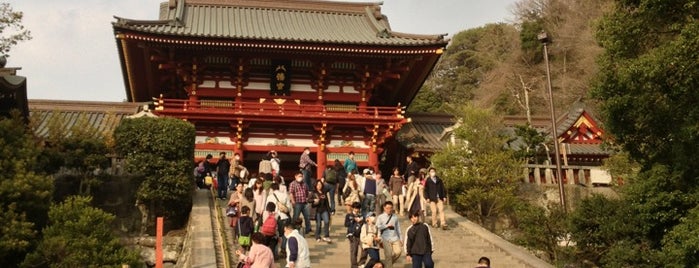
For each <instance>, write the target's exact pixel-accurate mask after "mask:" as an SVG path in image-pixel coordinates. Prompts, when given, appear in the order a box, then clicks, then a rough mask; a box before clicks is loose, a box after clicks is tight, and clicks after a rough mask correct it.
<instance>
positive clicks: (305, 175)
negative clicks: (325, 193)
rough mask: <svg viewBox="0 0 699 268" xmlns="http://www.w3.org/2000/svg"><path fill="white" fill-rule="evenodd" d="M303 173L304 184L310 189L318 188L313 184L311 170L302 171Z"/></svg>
mask: <svg viewBox="0 0 699 268" xmlns="http://www.w3.org/2000/svg"><path fill="white" fill-rule="evenodd" d="M301 173H302V174H303V182H305V183H306V186H308V189H309V190H310V189H315V188H316V187H315V186H314V185H313V182H311V174H312V173H313V172H311V170H309V169H305V168H303V169H301Z"/></svg>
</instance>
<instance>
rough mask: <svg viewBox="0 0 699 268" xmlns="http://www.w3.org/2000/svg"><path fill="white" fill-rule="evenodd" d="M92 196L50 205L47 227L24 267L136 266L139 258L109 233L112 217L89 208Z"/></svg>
mask: <svg viewBox="0 0 699 268" xmlns="http://www.w3.org/2000/svg"><path fill="white" fill-rule="evenodd" d="M91 201H92V198H91V197H84V196H72V197H69V198H68V199H66V200H65V201H64V202H63V203H61V204H56V205H53V206H51V210H50V211H49V221H50V224H49V225H48V226H47V227H46V228H45V229H44V230H43V238H42V239H41V241H40V242H39V246H38V247H37V249H36V251H35V252H32V253H31V254H29V255H27V258H26V259H25V261H24V262H23V263H22V266H23V267H120V266H121V265H122V264H130V265H133V266H134V267H136V266H137V265H138V255H137V254H136V253H135V252H133V251H130V250H128V249H126V248H125V247H124V246H122V245H121V244H120V243H119V238H118V237H117V236H116V235H114V233H112V230H111V223H112V222H113V221H114V215H111V214H109V213H106V212H104V211H102V210H100V209H98V208H94V207H92V206H91V205H90V202H91Z"/></svg>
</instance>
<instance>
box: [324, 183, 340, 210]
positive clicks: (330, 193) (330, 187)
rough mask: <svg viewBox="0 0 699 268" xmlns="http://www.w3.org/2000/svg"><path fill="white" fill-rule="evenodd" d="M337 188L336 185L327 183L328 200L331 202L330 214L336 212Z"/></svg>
mask: <svg viewBox="0 0 699 268" xmlns="http://www.w3.org/2000/svg"><path fill="white" fill-rule="evenodd" d="M335 187H337V185H336V184H332V183H326V184H325V189H326V190H327V191H328V196H329V197H328V198H329V199H328V200H329V201H330V212H335Z"/></svg>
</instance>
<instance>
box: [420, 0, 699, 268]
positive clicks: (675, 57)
mask: <svg viewBox="0 0 699 268" xmlns="http://www.w3.org/2000/svg"><path fill="white" fill-rule="evenodd" d="M515 14H516V16H517V22H516V23H513V24H491V25H486V26H483V27H479V28H476V29H470V30H467V31H464V32H461V33H458V34H456V35H455V36H454V38H453V40H452V43H451V44H450V46H449V47H448V50H447V52H446V53H445V55H444V56H443V57H442V59H441V61H440V63H439V66H438V67H437V68H436V69H435V72H434V73H433V76H432V77H431V78H430V80H429V81H427V82H426V83H425V85H424V88H423V89H422V91H421V92H420V94H419V96H418V97H417V98H416V100H415V105H414V106H411V108H412V109H413V110H414V111H415V110H421V111H447V112H451V113H453V114H454V115H455V116H456V117H457V118H459V119H460V121H459V122H460V123H461V124H459V125H458V127H457V128H456V129H455V130H454V135H455V136H456V138H457V139H459V140H463V141H467V142H464V143H461V144H457V145H455V146H450V147H449V148H448V149H447V150H445V151H444V152H439V153H437V154H436V155H435V156H434V164H435V166H437V167H438V169H440V170H443V171H444V174H443V175H444V177H445V181H448V182H449V187H450V195H451V196H452V198H455V200H456V201H457V202H458V204H456V205H454V206H453V207H454V208H455V209H456V210H458V211H459V212H460V213H462V214H465V215H469V218H470V219H472V220H474V221H478V222H480V223H481V224H484V226H485V227H486V228H489V229H491V230H493V229H495V228H494V227H493V224H492V222H493V219H489V218H488V217H489V216H492V215H498V214H499V215H498V216H499V217H500V219H499V220H497V221H496V222H497V223H499V224H509V227H510V228H511V229H510V230H509V232H510V234H511V235H510V237H511V238H513V240H516V241H518V242H519V243H520V244H521V245H524V246H526V247H528V248H529V249H531V250H532V251H533V252H536V253H538V254H539V255H540V256H542V257H544V258H546V259H548V260H549V261H551V262H552V263H554V264H556V265H558V266H565V267H697V266H699V257H698V256H699V255H698V254H697V252H698V251H699V239H697V237H699V231H697V230H699V229H697V226H699V171H697V169H696V166H697V165H696V163H697V162H699V153H697V151H696V148H699V125H698V124H697V122H699V106H697V105H696V103H697V101H699V91H697V90H696V89H697V88H699V73H698V72H697V71H696V70H699V52H698V50H697V47H699V20H698V18H699V1H696V0H677V1H653V0H636V1H627V0H605V1H603V0H599V1H594V0H593V1H574V0H523V1H520V2H519V3H518V4H517V6H516V8H515ZM541 30H545V31H546V32H548V33H549V35H550V36H552V39H553V44H551V45H550V50H549V52H550V55H551V70H552V78H553V87H554V88H553V91H554V98H555V102H556V108H557V110H558V111H559V114H560V113H563V112H565V111H566V108H567V107H569V106H570V105H571V104H572V103H573V102H575V101H578V100H583V101H584V102H585V103H586V104H587V105H588V107H590V106H591V107H592V108H595V110H596V115H597V116H598V117H599V119H600V120H601V121H602V123H603V125H604V128H605V130H606V131H607V135H606V143H607V145H608V146H609V148H611V149H613V150H614V151H615V154H613V155H612V156H611V157H610V158H609V160H608V161H607V162H606V163H605V166H606V167H608V168H609V169H610V171H611V172H612V173H613V174H616V175H619V176H620V177H623V178H624V180H625V182H626V183H625V184H624V185H619V186H617V187H615V188H616V190H617V192H618V193H619V196H618V197H617V198H608V197H605V196H601V195H594V196H592V197H589V198H585V199H583V200H582V201H581V202H580V203H579V204H577V206H576V207H574V208H572V209H571V211H569V212H568V213H565V212H564V211H561V210H560V209H558V208H557V206H555V205H554V206H547V207H541V206H537V205H532V204H526V203H522V202H519V203H518V204H512V203H517V202H508V201H507V200H508V195H511V194H517V193H516V192H515V191H514V190H510V188H508V186H507V184H508V180H507V178H508V177H507V176H506V177H503V176H502V175H507V174H508V173H507V172H505V171H498V170H497V169H498V168H499V167H500V166H502V165H503V164H505V165H511V164H512V163H516V161H521V159H519V160H518V159H517V158H516V156H517V154H514V155H513V156H515V158H512V157H511V156H508V157H506V158H499V160H498V161H487V159H495V158H496V157H497V156H499V155H500V156H505V155H508V153H507V151H508V150H512V149H510V148H507V147H506V146H504V147H503V146H491V147H490V148H488V147H480V145H482V144H484V143H487V142H492V141H495V142H497V140H496V138H495V137H498V136H500V135H503V132H502V129H500V130H499V131H497V130H496V131H493V130H492V129H493V128H497V124H492V123H491V124H492V125H490V126H489V127H486V128H483V126H484V125H485V123H484V121H489V122H492V121H498V119H497V117H496V116H492V115H487V114H488V113H490V114H493V115H503V114H505V115H512V114H516V115H524V114H526V110H527V105H525V103H526V102H525V101H524V100H525V98H524V96H525V94H524V92H528V93H529V98H530V101H529V103H530V105H529V107H530V108H531V112H532V114H534V115H544V116H547V113H546V111H547V109H548V107H547V105H546V103H547V99H546V94H545V92H546V91H545V70H544V68H545V65H543V64H544V63H543V62H542V58H541V56H542V55H541V51H542V50H541V44H540V43H538V40H536V34H537V33H539V32H540V31H541ZM527 90H530V91H527ZM454 96H458V97H457V98H454ZM463 107H467V108H463ZM474 107H478V109H482V110H478V109H476V108H474ZM513 183H515V184H516V182H513ZM484 188H485V189H493V191H496V192H497V193H498V195H497V196H491V195H487V194H484V193H483V192H482V191H481V190H482V189H484ZM493 208H495V209H494V210H493ZM484 216H485V217H484ZM503 219H504V220H503ZM494 231H498V230H494ZM562 245H566V246H562Z"/></svg>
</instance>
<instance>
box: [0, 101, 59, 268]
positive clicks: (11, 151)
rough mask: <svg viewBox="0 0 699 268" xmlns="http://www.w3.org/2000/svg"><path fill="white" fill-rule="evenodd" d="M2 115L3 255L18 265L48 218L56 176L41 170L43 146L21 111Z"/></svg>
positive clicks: (0, 217)
mask: <svg viewBox="0 0 699 268" xmlns="http://www.w3.org/2000/svg"><path fill="white" fill-rule="evenodd" d="M13 114H14V117H13V118H11V119H0V155H3V156H7V157H2V158H0V170H2V172H0V222H2V223H3V224H2V227H0V259H2V260H3V264H4V265H8V266H9V267H13V266H16V265H17V264H19V262H21V261H22V259H23V258H24V255H25V254H27V253H28V252H29V251H31V250H32V249H33V248H34V246H36V238H37V237H38V231H39V230H40V229H41V228H43V226H44V225H45V224H46V220H47V211H48V208H49V205H50V204H51V197H52V193H53V179H52V178H51V177H49V176H46V175H43V173H41V172H40V170H41V167H40V166H37V155H39V152H40V148H39V147H38V145H37V143H36V142H35V140H34V139H33V136H32V135H31V134H30V133H29V132H28V131H27V129H26V128H25V126H24V121H23V119H21V118H20V116H19V113H18V112H16V111H14V112H13Z"/></svg>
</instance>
